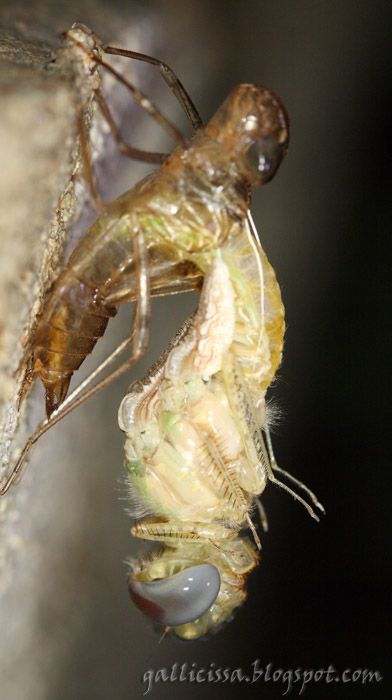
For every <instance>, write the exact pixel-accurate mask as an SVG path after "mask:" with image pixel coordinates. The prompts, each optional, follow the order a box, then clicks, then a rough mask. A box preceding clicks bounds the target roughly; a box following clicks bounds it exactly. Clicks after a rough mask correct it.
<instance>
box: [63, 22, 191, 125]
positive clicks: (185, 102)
mask: <svg viewBox="0 0 392 700" xmlns="http://www.w3.org/2000/svg"><path fill="white" fill-rule="evenodd" d="M73 28H75V29H76V28H80V29H82V30H83V31H84V32H86V33H87V34H90V36H92V38H93V39H94V41H95V43H96V44H97V46H99V48H100V50H101V51H102V52H103V53H107V54H111V55H114V56H124V57H125V58H133V59H135V60H136V61H144V62H145V63H150V64H151V65H154V66H157V68H158V69H159V71H160V73H161V75H162V77H163V79H164V81H165V82H166V84H167V85H168V86H169V88H170V90H171V91H172V92H173V94H174V95H175V97H176V99H177V100H178V102H179V103H180V105H181V107H182V108H183V110H184V112H185V114H186V116H187V117H188V119H189V122H190V124H191V125H192V127H193V129H194V131H198V130H199V129H200V128H201V127H202V126H203V122H202V119H201V117H200V114H199V112H198V110H197V108H196V107H195V105H194V103H193V101H192V99H191V97H190V95H189V93H188V92H187V90H186V89H185V88H184V86H183V84H182V83H181V81H180V80H179V78H178V77H177V75H176V74H175V73H174V71H173V70H172V69H171V68H170V66H168V65H167V63H164V62H163V61H160V60H159V59H157V58H154V57H153V56H148V55H147V54H143V53H139V52H138V51H130V50H128V49H120V48H118V47H115V46H108V45H106V44H104V43H103V41H102V40H101V39H100V37H99V36H97V34H95V32H93V31H92V30H91V29H89V28H88V27H86V25H84V24H81V23H80V22H76V23H75V24H74V25H73Z"/></svg>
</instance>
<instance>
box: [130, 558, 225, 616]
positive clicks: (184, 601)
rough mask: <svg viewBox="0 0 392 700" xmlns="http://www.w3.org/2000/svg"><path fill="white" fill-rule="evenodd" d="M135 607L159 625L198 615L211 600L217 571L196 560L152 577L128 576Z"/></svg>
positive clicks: (217, 583)
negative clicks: (179, 569) (173, 570)
mask: <svg viewBox="0 0 392 700" xmlns="http://www.w3.org/2000/svg"><path fill="white" fill-rule="evenodd" d="M128 589H129V594H130V596H131V598H132V600H133V602H134V603H135V605H136V607H137V608H139V610H141V612H143V613H144V614H145V615H147V616H148V617H150V618H152V619H153V620H154V621H155V622H157V623H158V624H160V625H165V626H166V625H168V626H170V627H176V626H177V625H184V624H186V623H188V622H192V621H193V620H196V619H197V618H199V617H201V615H203V614H204V613H205V612H206V611H207V610H208V609H209V608H210V607H211V605H212V604H213V603H214V601H215V599H216V597H217V595H218V593H219V589H220V575H219V572H218V569H217V568H216V567H215V566H213V565H212V564H198V565H197V566H191V567H190V568H188V569H184V570H183V571H180V572H178V573H176V574H174V575H173V576H169V577H168V578H162V579H157V580H155V581H148V582H146V581H138V580H135V579H134V578H132V576H131V578H130V579H129V583H128Z"/></svg>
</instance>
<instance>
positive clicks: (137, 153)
mask: <svg viewBox="0 0 392 700" xmlns="http://www.w3.org/2000/svg"><path fill="white" fill-rule="evenodd" d="M94 94H95V97H96V100H97V103H98V105H99V107H100V109H101V112H102V114H103V115H104V117H105V119H106V121H107V123H108V125H109V127H110V131H111V132H112V135H113V138H114V139H115V141H116V143H117V145H118V149H119V151H120V153H122V154H123V155H125V156H127V157H128V158H132V159H134V160H141V161H144V162H145V163H157V164H158V165H162V163H163V162H164V161H165V160H166V158H167V153H153V152H152V151H143V150H141V149H139V148H134V147H133V146H130V145H129V144H128V143H127V142H126V141H124V139H123V138H122V136H121V134H120V132H119V130H118V127H117V125H116V123H115V121H114V119H113V116H112V113H111V111H110V109H109V106H108V103H107V102H106V99H105V97H104V95H103V93H102V91H101V90H100V89H99V88H96V89H95V90H94Z"/></svg>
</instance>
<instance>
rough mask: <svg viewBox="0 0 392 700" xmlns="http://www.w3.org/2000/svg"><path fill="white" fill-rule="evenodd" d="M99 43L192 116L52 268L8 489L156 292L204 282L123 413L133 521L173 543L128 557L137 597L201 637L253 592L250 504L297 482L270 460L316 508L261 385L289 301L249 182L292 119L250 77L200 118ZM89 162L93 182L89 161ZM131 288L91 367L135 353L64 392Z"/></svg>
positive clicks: (268, 173)
mask: <svg viewBox="0 0 392 700" xmlns="http://www.w3.org/2000/svg"><path fill="white" fill-rule="evenodd" d="M83 32H85V33H86V32H87V34H88V38H89V40H90V43H91V36H94V35H92V33H91V32H90V33H88V32H89V30H86V28H83V26H81V25H78V26H77V27H75V29H73V30H71V31H70V32H68V33H67V35H66V39H67V41H69V42H71V43H72V42H73V43H74V44H75V45H77V46H78V47H79V48H81V50H82V52H85V54H86V56H87V57H88V60H89V61H90V62H91V63H92V64H94V62H98V64H101V65H103V66H105V67H106V68H107V69H108V70H110V71H111V72H112V73H114V74H115V75H116V76H117V77H119V80H120V81H121V82H123V83H124V84H126V86H127V87H129V88H130V89H131V90H132V92H133V93H134V95H135V97H136V99H137V101H138V102H139V104H141V105H142V106H143V107H145V108H146V109H147V111H148V112H149V113H150V114H152V115H153V116H155V117H156V118H157V119H158V120H159V121H160V123H161V124H163V125H164V126H165V128H167V130H169V131H170V128H169V127H170V123H169V122H167V120H165V118H164V117H163V115H162V114H161V113H160V112H159V111H158V110H156V108H154V106H153V105H152V103H150V102H149V100H147V98H146V97H145V96H144V95H142V93H140V91H137V90H135V88H133V87H132V86H130V84H129V83H127V82H126V81H124V79H123V78H121V76H118V74H117V72H116V71H113V69H111V68H110V67H109V68H108V67H107V65H106V64H105V63H104V62H103V61H102V59H101V58H99V55H98V54H93V53H92V52H91V48H90V47H89V46H90V45H88V46H87V47H86V46H85V45H84V44H83ZM94 38H95V39H97V37H94ZM99 48H100V50H101V51H103V52H106V53H118V54H120V55H121V54H123V55H129V56H131V57H135V58H141V60H148V61H149V62H152V63H154V62H155V63H156V64H157V65H158V66H159V68H160V70H161V72H162V74H163V75H164V77H165V79H166V81H167V82H168V83H169V85H170V87H171V89H172V90H173V91H174V93H175V94H176V96H177V98H178V99H179V101H180V102H181V104H182V106H183V107H184V109H185V111H186V113H187V115H188V117H189V119H190V121H191V123H192V124H193V126H194V127H195V128H197V129H198V130H197V131H196V133H195V135H194V136H193V137H192V138H191V139H189V140H184V139H183V137H182V136H181V135H178V131H177V130H176V129H175V128H174V127H171V133H172V134H173V135H174V137H175V138H177V140H178V141H179V144H178V146H177V147H176V149H175V150H174V151H173V153H172V154H171V155H170V156H169V157H167V158H166V159H165V160H164V162H163V165H162V166H161V167H160V168H159V169H158V170H156V171H155V172H153V173H152V174H151V175H149V176H148V177H147V178H145V179H144V180H143V181H141V182H139V183H138V184H137V185H136V186H135V187H134V188H133V189H131V190H130V191H129V192H126V193H125V194H123V195H122V196H120V197H119V198H118V199H116V200H115V201H114V202H112V203H111V204H108V205H105V209H104V211H103V213H102V214H101V215H100V216H99V217H98V219H97V220H96V222H95V223H94V224H93V225H92V227H91V228H90V229H89V231H88V232H87V233H86V235H85V236H84V238H83V239H82V241H81V242H80V243H79V245H78V246H77V247H76V248H75V250H74V252H73V253H72V254H71V256H70V258H69V261H68V263H67V264H66V266H65V268H64V270H63V271H62V273H61V274H60V276H59V278H58V279H57V281H56V284H55V286H54V288H53V291H52V293H51V295H50V297H49V299H48V301H47V304H46V306H45V308H44V310H43V313H42V315H41V317H40V319H39V321H38V324H37V328H36V330H35V334H34V336H33V338H32V342H31V344H30V347H29V350H28V355H29V357H30V369H29V378H28V381H27V384H28V383H29V382H30V381H31V379H32V378H33V377H34V376H35V375H36V374H38V375H39V376H40V378H41V380H42V382H43V384H44V386H45V390H46V401H47V415H48V418H47V419H46V421H44V422H43V424H42V425H41V426H39V428H38V429H37V431H36V432H35V433H34V434H33V436H32V437H31V438H30V441H29V442H28V443H27V446H26V448H25V451H24V453H22V457H21V459H20V460H19V462H18V464H17V466H16V469H15V470H14V476H12V477H11V479H10V480H9V482H7V484H6V487H5V488H3V491H6V490H7V488H8V486H9V485H10V483H13V481H14V480H16V478H17V476H18V472H19V470H20V469H21V465H22V464H23V461H24V459H25V456H26V454H27V453H28V451H29V449H30V447H31V445H32V444H34V442H36V440H37V439H38V438H39V437H40V435H41V434H43V432H45V431H46V430H47V429H48V427H51V425H53V424H54V423H55V422H57V421H58V420H59V419H60V418H61V417H62V416H63V415H65V414H66V413H67V412H68V411H69V410H71V408H72V407H74V406H76V405H78V404H79V403H81V401H82V400H84V399H85V398H88V396H90V395H91V394H92V393H94V391H96V390H97V388H101V387H102V386H104V385H105V384H107V383H108V381H110V380H112V379H113V378H115V377H116V376H119V375H120V374H121V373H122V372H124V371H125V370H126V369H129V368H130V367H131V366H132V365H134V364H135V363H136V362H137V360H138V359H139V358H140V356H141V355H142V354H143V353H144V352H145V350H146V347H147V344H148V334H149V316H150V299H151V297H152V296H154V295H166V294H168V295H170V294H175V293H178V292H182V291H190V290H198V289H200V286H201V283H202V282H203V280H204V282H203V289H202V294H201V298H200V304H199V308H198V310H197V312H196V313H195V314H194V315H193V316H192V317H191V318H190V319H189V320H188V321H187V322H186V323H185V324H184V325H183V327H182V328H181V329H180V331H179V332H178V334H177V335H176V336H175V338H174V340H173V341H172V343H171V344H170V346H169V348H168V349H167V350H166V351H165V353H164V355H163V356H162V357H161V359H160V361H159V362H158V363H157V364H156V365H155V366H154V367H153V368H152V370H151V371H150V372H149V373H148V375H147V376H146V377H145V379H144V380H142V381H139V382H136V383H134V384H133V385H132V386H131V388H130V390H129V393H128V394H127V396H126V397H125V399H124V400H123V402H122V405H121V408H120V413H119V421H120V427H121V428H122V430H124V431H125V432H126V434H127V440H126V448H125V449H126V466H127V469H128V473H129V477H130V482H131V490H132V499H133V501H134V503H135V504H136V512H135V515H136V517H137V519H138V520H137V523H136V525H135V526H134V527H133V529H132V532H133V534H134V535H136V536H137V537H142V538H144V539H148V540H156V541H157V542H160V543H162V544H163V546H164V548H163V550H162V551H160V552H158V553H156V554H153V555H150V557H147V559H143V560H142V561H141V562H140V563H136V564H134V565H133V568H132V573H131V577H130V584H129V588H130V593H131V596H132V598H133V599H134V601H135V602H136V604H137V605H138V607H140V608H141V609H142V610H143V611H144V612H146V613H147V614H148V615H149V616H150V617H152V618H153V619H154V620H156V621H157V622H159V623H160V624H163V625H165V626H167V627H173V628H174V629H175V631H176V633H177V634H179V635H180V636H183V637H186V638H196V637H199V636H201V635H202V634H204V633H205V632H206V631H208V630H209V629H211V627H215V626H216V625H218V624H220V623H221V622H222V621H223V620H225V619H226V618H227V617H228V616H229V615H230V614H231V613H232V611H233V610H234V609H235V608H236V607H237V606H238V605H239V604H240V603H241V602H242V600H243V599H244V597H245V590H244V584H245V579H246V576H247V574H248V573H249V572H250V571H251V570H252V568H253V567H254V566H255V565H256V564H257V561H258V553H257V551H256V549H255V548H254V546H253V545H252V544H251V543H250V542H248V541H247V539H246V538H244V537H242V536H241V535H240V532H239V531H240V530H241V528H243V527H250V528H251V530H252V532H253V536H254V539H255V542H256V544H257V546H258V547H260V543H259V539H258V536H257V534H256V530H255V528H254V526H253V523H252V520H251V512H252V509H253V506H254V503H255V499H256V498H257V496H258V495H259V494H260V493H262V491H263V490H264V488H265V485H266V483H267V481H272V482H275V483H278V484H280V485H281V486H282V487H283V488H285V489H286V490H288V491H290V492H291V493H292V494H293V492H292V491H291V489H289V488H288V487H287V486H286V485H285V484H282V482H280V481H278V480H277V478H276V475H275V474H276V472H280V473H283V474H285V475H286V477H287V478H289V479H290V480H291V481H292V482H294V483H296V484H297V486H299V487H300V488H303V489H304V490H305V491H306V492H307V493H308V495H309V496H310V498H311V500H312V501H313V503H314V504H315V505H317V506H320V504H319V503H318V501H317V499H316V498H315V496H314V495H313V494H312V493H311V492H310V491H309V490H308V489H306V487H304V486H303V485H302V484H301V483H300V482H297V481H296V480H295V479H294V478H293V477H291V476H290V475H287V474H286V473H285V472H282V470H280V469H279V468H278V467H277V465H276V462H275V460H274V458H273V454H272V451H271V448H270V439H269V433H268V430H267V427H266V404H265V394H266V390H267V388H268V386H269V385H270V383H271V381H272V380H273V378H274V376H275V373H276V370H277V368H278V366H279V363H280V360H281V353H282V347H283V335H284V308H283V305H282V302H281V297H280V290H279V286H278V284H277V281H276V277H275V273H274V271H273V269H272V267H271V266H270V265H269V263H268V261H267V258H266V256H265V254H264V252H263V250H262V248H261V245H260V242H259V239H258V235H257V232H256V229H255V228H254V225H253V222H252V219H251V216H250V213H249V204H250V190H251V188H252V187H253V186H260V185H263V184H265V183H266V182H268V181H269V180H270V179H271V178H272V177H273V176H274V174H275V172H276V170H277V169H278V167H279V164H280V162H281V160H282V158H283V156H284V154H285V152H286V150H287V146H288V138H289V125H288V118H287V114H286V111H285V109H284V106H283V105H282V103H281V101H280V100H279V98H278V97H277V96H276V95H275V94H274V93H273V92H271V91H270V90H268V89H266V88H264V87H262V86H260V85H253V84H243V85H239V86H238V87H236V88H235V89H234V90H233V91H232V92H231V93H230V95H229V96H228V98H227V99H226V101H225V102H224V103H223V105H222V106H221V107H220V108H219V110H218V111H217V112H216V114H215V116H214V117H213V118H212V119H211V120H210V122H209V123H208V124H207V126H205V127H201V126H200V124H201V120H200V118H199V116H198V113H197V111H196V109H195V108H194V106H193V104H192V102H191V100H190V98H189V97H188V95H187V93H186V92H185V90H184V88H183V86H182V85H181V83H180V82H179V81H178V79H177V78H176V77H175V76H174V74H173V73H172V72H171V71H170V69H169V68H168V67H167V66H165V64H161V63H160V62H158V61H155V59H150V58H149V57H146V56H141V55H133V54H132V52H127V51H122V50H119V49H113V48H111V47H105V46H104V45H102V43H100V46H99ZM96 97H97V101H98V104H99V105H100V107H101V109H102V111H103V113H104V115H105V116H106V118H107V119H108V122H109V125H110V127H111V130H112V132H113V135H114V136H115V138H116V139H117V141H118V142H119V144H120V147H121V148H122V150H123V151H124V152H127V154H128V155H131V157H141V155H140V154H141V153H142V152H141V151H138V150H137V149H132V148H130V147H128V146H126V145H124V143H123V142H122V141H121V137H120V136H119V133H118V131H117V129H116V127H115V125H114V122H113V119H112V117H111V114H110V112H109V108H108V106H107V105H106V102H105V100H104V98H103V95H102V93H101V92H100V90H99V89H98V88H97V89H96ZM168 124H169V127H168ZM199 127H200V128H199ZM84 138H85V137H84V136H81V140H82V148H84V150H86V144H85V143H84V141H83V139H84ZM83 143H84V146H83ZM127 148H128V151H127ZM132 153H133V155H132ZM149 155H150V156H151V157H150V158H148V157H146V158H145V159H146V160H148V159H150V160H152V161H154V157H155V156H157V157H156V158H155V161H157V160H158V161H159V157H158V154H149ZM87 174H88V177H89V179H90V180H91V183H92V184H93V182H92V174H91V170H89V169H88V168H87ZM91 189H92V190H94V187H93V186H92V188H91ZM127 301H135V302H136V303H135V314H134V323H133V327H132V332H131V334H130V335H129V337H128V338H126V339H125V341H124V342H123V343H122V344H121V346H120V348H119V349H118V350H116V351H115V352H114V353H113V354H112V356H110V358H109V360H108V361H107V362H105V363H103V365H102V366H100V368H98V371H101V369H102V368H103V367H104V366H105V367H106V366H108V364H109V362H111V361H112V360H113V359H115V358H116V357H118V355H119V354H120V352H121V351H123V350H124V349H126V348H127V347H129V346H131V356H130V358H129V359H127V360H126V361H125V362H124V363H123V364H122V365H120V367H119V368H118V369H117V370H114V371H113V372H112V373H111V374H110V375H109V380H108V378H105V379H104V380H102V381H100V382H98V383H97V384H94V385H93V386H90V387H89V388H88V389H87V390H85V383H83V385H82V389H79V388H78V389H77V390H76V391H74V392H73V394H72V395H71V399H70V397H68V398H66V395H67V391H68V386H69V382H70V379H71V377H72V374H73V372H74V371H75V370H77V369H78V367H79V366H80V364H81V363H82V361H83V359H84V358H85V356H86V355H87V354H88V353H89V352H91V351H92V349H93V347H94V345H95V343H96V341H97V339H98V338H99V337H101V336H102V335H103V333H104V331H105V329H106V325H107V322H108V320H109V318H111V317H112V316H114V315H115V314H116V313H117V310H118V307H119V305H120V304H122V303H123V302H127ZM98 371H97V372H95V373H93V375H92V376H93V379H94V380H95V377H96V376H97V374H98ZM263 428H264V433H265V439H266V442H267V447H268V449H267V447H266V444H265V441H264V435H263V432H262V429H263ZM293 495H294V496H295V497H296V498H297V499H298V500H300V501H301V502H302V503H304V505H305V506H306V507H307V509H308V511H309V512H310V513H311V514H312V515H314V512H313V509H312V508H311V506H310V505H308V504H307V503H306V502H305V501H304V500H303V499H302V498H301V497H300V496H298V495H297V494H293Z"/></svg>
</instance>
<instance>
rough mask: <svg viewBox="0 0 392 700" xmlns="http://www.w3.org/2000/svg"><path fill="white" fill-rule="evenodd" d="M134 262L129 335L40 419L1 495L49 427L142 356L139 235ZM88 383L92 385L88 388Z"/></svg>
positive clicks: (145, 302)
mask: <svg viewBox="0 0 392 700" xmlns="http://www.w3.org/2000/svg"><path fill="white" fill-rule="evenodd" d="M135 259H136V272H137V296H136V305H135V311H134V318H133V322H132V330H131V333H130V334H129V336H127V338H125V339H124V340H123V341H122V343H121V344H120V345H119V346H118V348H116V350H114V352H113V353H112V354H111V355H109V357H108V358H106V360H105V361H104V362H103V363H102V364H101V365H100V366H99V367H98V368H97V369H96V370H95V371H94V372H93V373H92V374H91V375H90V376H89V377H88V378H87V379H86V380H85V381H84V382H82V384H81V385H80V386H79V387H77V389H76V390H75V391H74V392H73V393H72V394H71V395H70V396H69V397H68V398H67V399H66V400H65V401H64V402H63V404H62V405H61V406H60V407H59V408H58V409H57V410H56V411H54V412H53V413H52V415H51V416H50V418H49V419H48V418H46V419H45V420H43V421H42V422H41V423H40V424H39V425H38V427H37V428H36V430H35V431H34V433H33V434H32V435H31V436H30V437H29V439H28V440H27V442H26V444H25V446H24V448H23V450H22V452H21V454H20V456H19V459H18V461H17V462H16V464H15V466H14V468H13V470H12V472H11V474H10V475H9V476H8V478H7V480H6V481H5V482H4V483H3V484H2V485H1V486H0V495H4V494H5V493H6V492H7V491H8V490H9V488H10V486H12V484H14V483H15V482H16V481H18V480H19V479H20V478H21V476H22V474H23V471H24V468H25V466H26V459H27V457H28V455H29V453H30V450H31V448H32V447H33V445H34V444H35V443H36V442H37V441H38V440H39V438H40V437H42V435H44V434H45V433H46V432H47V431H48V430H49V429H50V428H52V427H53V426H54V425H55V424H56V423H58V422H59V421H60V420H61V419H62V418H64V417H65V416H66V415H68V413H70V412H71V411H73V410H74V409H75V408H77V406H79V405H80V404H81V403H83V402H84V401H86V400H87V399H89V398H90V397H91V396H93V395H94V394H96V393H97V392H98V391H100V390H101V389H103V388H105V387H106V386H108V385H109V384H111V382H112V381H114V380H115V379H117V378H118V377H120V376H121V375H122V374H124V372H127V371H128V370H129V369H131V368H132V367H133V366H134V365H135V364H136V363H137V361H138V360H139V359H140V357H142V355H144V353H145V352H146V350H147V346H148V340H149V329H150V316H151V299H150V285H149V270H148V253H147V250H146V247H145V242H144V236H143V234H142V233H141V232H139V233H138V234H137V235H136V237H135ZM130 345H131V346H132V351H131V355H130V357H128V358H127V359H126V360H125V361H124V362H122V363H121V364H120V365H119V366H118V367H116V369H114V370H112V371H111V372H110V373H109V374H108V375H106V376H105V377H104V378H103V379H101V380H99V381H98V382H96V383H95V384H92V382H93V380H94V379H95V378H96V377H97V375H98V374H100V373H101V372H102V370H103V369H105V368H106V367H107V366H109V364H111V363H112V362H113V361H114V360H115V359H117V357H119V355H120V354H121V353H122V352H124V350H125V349H126V348H127V347H129V346H130ZM91 384H92V386H91Z"/></svg>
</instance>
